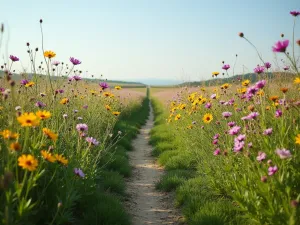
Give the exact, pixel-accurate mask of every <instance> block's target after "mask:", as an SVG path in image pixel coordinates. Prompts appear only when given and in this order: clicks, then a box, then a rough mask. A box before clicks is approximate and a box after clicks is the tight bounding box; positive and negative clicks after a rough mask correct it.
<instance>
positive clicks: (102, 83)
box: [99, 82, 109, 90]
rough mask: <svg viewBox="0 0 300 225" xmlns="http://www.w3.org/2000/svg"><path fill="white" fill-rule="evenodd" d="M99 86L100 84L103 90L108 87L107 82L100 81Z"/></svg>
mask: <svg viewBox="0 0 300 225" xmlns="http://www.w3.org/2000/svg"><path fill="white" fill-rule="evenodd" d="M99 86H100V87H101V88H102V89H103V90H105V89H106V88H109V86H108V84H107V83H106V82H101V83H100V84H99Z"/></svg>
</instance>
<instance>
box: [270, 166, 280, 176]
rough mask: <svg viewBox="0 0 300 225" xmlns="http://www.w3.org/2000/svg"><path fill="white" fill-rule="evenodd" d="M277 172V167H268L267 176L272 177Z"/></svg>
mask: <svg viewBox="0 0 300 225" xmlns="http://www.w3.org/2000/svg"><path fill="white" fill-rule="evenodd" d="M277 171H278V168H277V166H273V167H272V166H270V167H269V168H268V174H269V176H273V175H274V174H275V173H276V172H277Z"/></svg>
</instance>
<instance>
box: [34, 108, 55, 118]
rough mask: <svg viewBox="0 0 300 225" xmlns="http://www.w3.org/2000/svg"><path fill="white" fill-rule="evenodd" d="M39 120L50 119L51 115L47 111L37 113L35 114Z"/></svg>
mask: <svg viewBox="0 0 300 225" xmlns="http://www.w3.org/2000/svg"><path fill="white" fill-rule="evenodd" d="M35 114H36V115H37V116H38V117H39V118H40V119H41V120H45V119H49V118H50V117H51V113H50V112H49V111H46V110H44V111H37V112H36V113H35Z"/></svg>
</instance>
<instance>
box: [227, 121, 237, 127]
mask: <svg viewBox="0 0 300 225" xmlns="http://www.w3.org/2000/svg"><path fill="white" fill-rule="evenodd" d="M227 125H228V126H229V127H233V126H234V125H235V122H233V121H231V122H228V123H227Z"/></svg>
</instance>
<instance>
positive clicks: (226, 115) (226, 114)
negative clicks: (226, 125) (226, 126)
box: [222, 112, 232, 118]
mask: <svg viewBox="0 0 300 225" xmlns="http://www.w3.org/2000/svg"><path fill="white" fill-rule="evenodd" d="M222 116H223V117H225V118H228V117H230V116H232V113H231V112H222Z"/></svg>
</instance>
